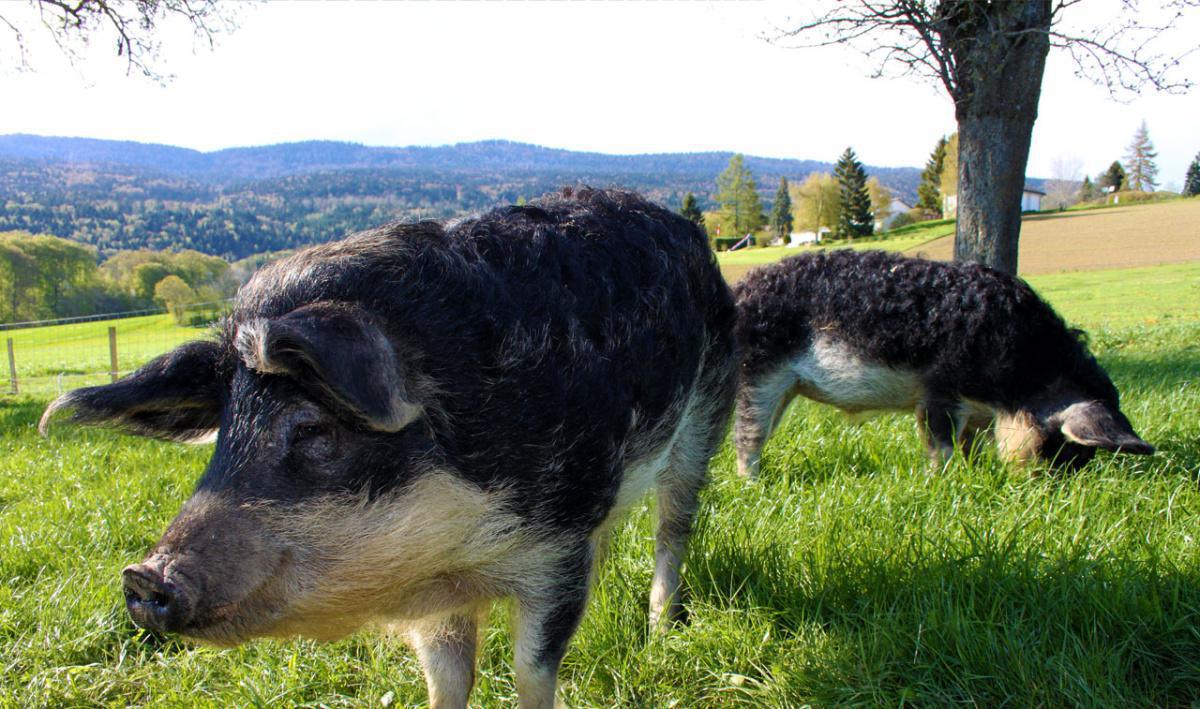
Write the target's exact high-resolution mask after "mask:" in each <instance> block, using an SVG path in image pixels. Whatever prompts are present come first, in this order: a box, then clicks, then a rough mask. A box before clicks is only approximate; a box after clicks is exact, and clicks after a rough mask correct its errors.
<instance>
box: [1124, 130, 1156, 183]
mask: <svg viewBox="0 0 1200 709" xmlns="http://www.w3.org/2000/svg"><path fill="white" fill-rule="evenodd" d="M1156 157H1158V153H1157V152H1155V151H1154V143H1151V142H1150V131H1149V130H1147V128H1146V122H1145V121H1142V125H1140V126H1138V129H1137V130H1136V131H1134V134H1133V141H1132V142H1131V143H1130V144H1129V152H1128V153H1126V155H1125V165H1126V174H1127V175H1128V177H1129V188H1130V189H1133V190H1138V191H1140V192H1153V191H1154V188H1155V187H1157V186H1158V180H1156V179H1155V178H1156V177H1158V166H1157V165H1155V164H1154V158H1156Z"/></svg>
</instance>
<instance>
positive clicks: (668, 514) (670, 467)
mask: <svg viewBox="0 0 1200 709" xmlns="http://www.w3.org/2000/svg"><path fill="white" fill-rule="evenodd" d="M724 384H730V385H731V384H732V382H720V383H718V384H717V385H715V386H714V387H712V388H713V389H720V388H721V387H722V386H723V385H724ZM725 392H726V394H725V395H715V396H713V397H712V398H711V399H710V400H708V401H707V402H705V405H701V406H689V407H688V410H687V411H685V412H684V416H683V419H682V423H681V424H680V430H679V434H678V437H677V438H676V441H675V445H674V446H673V447H672V449H671V457H670V460H669V461H668V463H667V467H666V469H664V470H663V471H662V472H661V473H660V474H659V476H658V481H657V483H658V533H657V535H656V537H655V541H654V582H653V583H652V585H651V586H650V629H651V630H652V631H653V630H661V629H664V628H666V627H667V625H668V624H669V623H670V622H671V621H680V620H683V619H684V608H683V600H682V598H681V597H680V580H679V571H680V567H681V566H682V565H683V559H684V554H685V553H686V551H687V543H688V538H689V537H690V536H691V534H692V524H693V522H694V521H695V518H696V509H697V508H698V507H699V497H700V489H701V488H703V487H704V484H705V483H706V482H707V481H708V461H709V460H711V459H712V457H713V455H714V454H715V453H716V452H717V448H719V447H720V445H721V441H722V440H723V439H724V437H725V430H726V426H727V424H728V421H729V413H728V406H727V405H723V403H722V402H727V401H728V392H729V389H728V388H726V389H725Z"/></svg>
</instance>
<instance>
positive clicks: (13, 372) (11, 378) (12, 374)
mask: <svg viewBox="0 0 1200 709" xmlns="http://www.w3.org/2000/svg"><path fill="white" fill-rule="evenodd" d="M8 388H9V389H10V390H11V392H12V393H13V394H16V393H18V391H17V358H16V356H14V355H13V338H11V337H10V338H8Z"/></svg>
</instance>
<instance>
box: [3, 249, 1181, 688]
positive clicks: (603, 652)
mask: <svg viewBox="0 0 1200 709" xmlns="http://www.w3.org/2000/svg"><path fill="white" fill-rule="evenodd" d="M758 251H765V250H757V251H754V252H749V253H750V254H756V253H758ZM1032 282H1033V284H1034V286H1035V287H1036V288H1037V289H1038V290H1039V291H1040V292H1041V293H1042V294H1043V295H1044V296H1046V297H1047V298H1048V299H1049V300H1050V301H1051V302H1052V303H1053V304H1054V305H1055V306H1056V307H1057V308H1058V309H1059V310H1060V311H1061V312H1062V313H1063V314H1064V315H1065V316H1066V318H1067V319H1068V320H1069V321H1071V322H1072V323H1074V324H1078V325H1082V326H1084V327H1086V328H1087V329H1088V330H1089V331H1090V333H1091V342H1092V347H1093V350H1094V351H1096V352H1097V354H1098V355H1099V357H1100V360H1101V362H1102V364H1103V365H1104V366H1105V367H1106V368H1107V369H1108V371H1109V372H1110V374H1111V375H1112V376H1113V379H1114V380H1115V381H1116V383H1117V385H1118V387H1119V388H1120V389H1121V391H1122V406H1123V408H1124V410H1125V412H1126V413H1127V414H1128V415H1129V417H1130V418H1131V420H1132V421H1133V422H1134V424H1135V426H1136V427H1137V428H1138V430H1139V432H1140V433H1141V434H1142V435H1143V436H1144V437H1145V438H1146V439H1147V440H1148V441H1150V442H1152V443H1154V444H1155V445H1156V446H1158V449H1159V451H1158V453H1157V454H1156V455H1155V456H1153V457H1150V458H1133V457H1120V456H1113V455H1109V454H1101V455H1099V456H1098V457H1097V460H1096V461H1094V462H1093V463H1092V464H1090V465H1089V466H1088V467H1087V468H1085V469H1084V470H1083V471H1082V472H1080V473H1079V474H1076V475H1068V476H1055V475H1050V474H1045V471H1043V470H1040V469H1021V468H1014V467H1007V466H1005V465H1003V464H1002V463H1000V462H999V461H997V460H996V459H995V457H994V456H993V455H992V454H991V453H990V451H988V450H982V451H979V453H978V455H976V456H975V457H974V458H973V459H972V460H971V461H969V462H965V461H961V460H959V461H955V462H953V463H952V464H951V465H950V466H949V467H948V468H947V469H946V470H944V471H942V472H940V473H938V474H930V473H929V472H927V470H926V468H925V459H924V457H923V453H922V448H921V445H920V443H919V441H918V437H917V435H916V432H915V430H914V426H913V420H912V417H911V416H901V415H887V416H881V417H877V418H873V419H868V420H866V421H865V422H862V423H857V424H854V423H851V422H849V421H848V420H846V419H845V418H844V417H842V416H840V415H838V414H836V413H835V412H833V411H831V410H830V409H829V408H827V407H822V406H819V405H815V404H811V403H807V402H801V403H798V404H797V405H795V406H794V407H793V408H792V409H791V411H790V412H789V413H788V415H787V417H786V418H785V420H784V423H783V425H782V428H781V430H780V432H779V433H778V434H777V435H776V437H775V438H773V439H772V440H771V442H770V443H769V444H768V446H767V449H766V451H765V455H764V462H763V471H762V476H761V480H760V481H758V482H756V483H747V482H745V481H743V480H741V479H738V478H737V476H736V474H735V473H734V462H733V456H732V452H731V451H730V450H729V448H728V447H726V448H725V449H723V450H722V451H721V453H720V454H719V455H718V457H717V458H716V459H715V461H714V464H713V471H712V473H713V483H712V485H710V487H709V488H708V490H707V491H706V493H705V498H704V512H703V516H702V520H701V522H700V525H699V529H698V531H697V534H696V536H695V538H694V541H693V545H692V548H691V552H690V556H689V558H688V561H687V568H686V570H685V573H684V579H685V583H686V585H687V588H688V601H687V606H688V609H689V614H690V618H689V622H688V623H687V624H686V625H682V626H680V627H677V628H674V629H673V630H671V631H670V632H669V633H668V634H666V635H665V636H663V637H648V636H647V633H646V631H645V626H646V622H647V614H646V599H647V595H648V591H649V585H650V577H651V574H652V572H653V568H652V546H653V535H652V526H651V520H652V514H651V513H652V509H651V507H652V504H650V503H649V501H648V502H647V504H646V505H644V506H643V507H642V508H641V509H639V510H636V511H635V513H634V514H633V515H632V517H631V518H630V519H629V520H628V522H627V523H626V524H624V525H623V526H621V527H620V528H619V529H618V530H617V533H616V535H615V539H614V542H613V544H612V547H611V550H610V554H609V557H608V559H607V561H606V562H605V563H604V565H603V566H602V567H601V569H600V571H599V574H598V579H597V583H596V585H595V593H594V595H593V597H592V600H591V604H590V608H589V611H588V613H587V616H586V618H585V620H584V622H583V626H582V628H581V630H580V632H579V633H578V635H577V636H576V638H575V641H574V642H573V644H572V647H571V650H570V652H569V653H568V656H567V659H566V663H565V665H564V668H563V671H562V674H561V678H562V697H563V699H564V700H565V701H566V702H567V703H568V704H569V705H570V706H580V707H592V706H605V707H607V706H613V707H616V706H620V707H625V706H648V707H649V706H655V707H657V706H677V707H693V706H726V705H751V706H778V707H786V706H801V705H806V704H810V705H818V706H829V705H843V704H858V705H864V704H866V705H892V706H896V705H905V704H914V705H945V704H973V705H981V706H1003V705H1007V706H1067V705H1074V706H1078V705H1087V706H1187V705H1189V704H1190V705H1193V706H1194V705H1196V703H1197V702H1200V544H1198V543H1197V537H1198V536H1200V486H1198V484H1200V417H1198V416H1197V412H1200V385H1198V382H1200V264H1198V263H1193V264H1180V265H1174V266H1161V267H1155V268H1138V269H1120V270H1111V271H1096V272H1085V273H1065V274H1051V275H1044V276H1037V277H1035V278H1033V279H1032ZM125 324H127V325H128V326H129V327H130V329H131V331H132V329H133V328H134V327H143V328H144V330H145V332H146V333H147V338H148V339H152V338H158V337H162V338H164V339H163V340H162V342H163V343H166V342H167V341H168V340H170V341H171V342H174V341H181V340H183V339H187V338H190V337H193V336H196V335H197V334H202V332H203V331H198V330H194V329H190V328H175V326H173V325H171V324H170V322H169V321H166V322H165V323H164V321H162V320H161V319H160V320H154V319H147V320H146V321H145V322H144V323H135V322H133V321H121V323H118V326H119V327H124V326H125ZM70 327H71V328H75V327H79V326H70ZM20 332H21V331H18V333H17V334H20ZM24 332H25V333H26V334H25V336H26V337H27V338H29V339H28V340H26V348H27V350H36V348H37V347H38V346H39V345H38V343H39V342H41V343H42V344H41V345H40V347H41V350H40V351H41V352H42V353H43V354H42V355H41V357H42V359H43V360H45V361H46V362H48V363H49V364H47V365H46V366H47V369H45V371H52V370H53V369H54V368H55V367H62V366H67V365H68V364H70V363H71V362H72V361H75V360H70V359H69V358H67V354H66V353H65V352H59V350H61V349H62V348H61V347H59V346H55V345H54V344H53V342H54V341H55V339H54V336H53V335H54V333H50V334H48V333H38V332H36V331H24ZM68 332H76V334H78V336H79V339H80V341H83V340H84V339H92V340H94V339H96V335H94V334H88V333H87V331H86V330H85V329H82V328H81V329H80V330H78V331H75V330H68ZM99 332H100V333H101V335H100V336H99V340H98V342H93V343H92V344H99V345H100V346H101V355H100V357H101V362H102V363H103V366H105V367H106V366H107V339H106V338H107V335H106V334H104V333H106V328H105V327H101V328H100V329H99ZM151 333H157V334H151ZM172 338H177V339H175V340H172ZM132 349H133V348H132V346H131V347H130V350H132ZM21 351H26V350H21V349H19V350H18V352H21ZM130 356H131V357H132V356H133V354H132V352H131V355H130ZM56 358H62V359H56ZM80 361H82V360H80ZM45 402H46V398H45V397H44V396H36V397H27V396H22V397H15V398H13V397H9V398H7V399H0V451H3V455H0V706H3V707H9V706H12V707H25V706H54V707H57V706H97V705H100V706H129V705H137V706H151V705H152V706H193V705H200V706H214V707H215V706H230V705H236V706H266V705H283V706H292V705H306V706H383V705H385V704H391V705H393V706H409V705H420V704H422V703H424V701H425V689H424V683H423V681H422V679H421V676H420V672H419V669H418V667H417V664H416V661H415V659H414V658H413V656H412V654H411V653H409V652H408V651H407V650H406V649H405V647H404V646H403V645H402V644H401V643H399V642H397V641H394V640H391V639H388V638H386V637H384V636H382V635H381V634H379V633H377V632H372V631H365V632H362V633H360V634H358V635H355V636H353V637H352V638H351V639H348V640H346V641H342V642H338V643H334V644H329V645H317V644H313V643H310V642H307V641H289V642H283V641H261V642H256V643H253V644H250V645H248V646H244V647H242V648H238V649H234V650H217V649H211V648H205V647H199V646H195V645H191V644H189V643H185V642H181V641H179V640H176V639H162V638H157V637H154V636H151V635H149V634H146V633H145V632H143V631H140V630H138V629H136V628H135V627H134V626H133V625H132V624H131V623H130V621H129V620H128V618H127V616H126V615H125V612H124V607H123V599H122V594H121V590H120V580H119V574H120V570H121V568H122V567H124V566H125V565H126V564H128V563H130V562H132V561H136V560H139V559H140V558H141V556H142V554H143V553H144V551H145V550H146V549H147V548H148V547H150V546H151V545H152V544H153V543H154V542H155V541H156V539H157V538H158V536H159V534H160V533H161V532H162V530H163V529H164V527H165V525H166V524H167V523H168V522H169V520H170V519H171V517H172V516H173V515H174V513H175V512H176V511H177V510H178V508H179V505H180V503H181V502H182V501H183V500H184V499H185V498H186V497H187V495H188V493H189V491H190V489H191V486H192V484H193V481H194V480H195V478H196V477H197V476H198V475H199V473H200V472H201V470H202V469H203V467H204V464H205V461H206V459H207V457H208V455H209V454H210V452H211V446H191V447H189V446H182V445H174V444H167V443H159V442H153V441H146V440H140V439H132V438H125V437H121V436H117V435H115V434H112V433H108V432H104V431H98V430H90V429H74V428H70V427H65V426H63V427H59V428H56V429H55V430H54V431H53V433H52V435H51V437H50V438H48V439H41V438H39V437H38V436H37V435H36V431H35V427H36V422H37V419H38V417H39V415H40V413H41V410H42V408H43V406H44V405H45ZM506 618H507V616H506V613H505V610H504V609H503V608H500V607H498V608H497V609H496V611H495V613H494V614H493V622H492V624H491V626H490V628H489V629H488V632H487V636H486V641H485V644H484V649H483V652H482V656H481V662H480V667H479V673H478V682H477V685H476V689H475V693H474V694H473V695H472V705H477V706H497V705H512V704H514V703H515V689H514V677H513V670H512V656H511V648H512V646H511V643H510V641H509V639H508V636H507V632H506V625H507V623H506Z"/></svg>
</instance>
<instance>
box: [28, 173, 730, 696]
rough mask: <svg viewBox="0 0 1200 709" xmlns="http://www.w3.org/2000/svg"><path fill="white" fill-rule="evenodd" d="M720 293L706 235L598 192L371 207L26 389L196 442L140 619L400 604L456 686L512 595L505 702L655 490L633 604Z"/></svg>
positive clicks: (536, 670)
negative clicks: (158, 334)
mask: <svg viewBox="0 0 1200 709" xmlns="http://www.w3.org/2000/svg"><path fill="white" fill-rule="evenodd" d="M733 322H734V307H733V301H732V297H731V294H730V292H729V290H728V288H727V287H726V286H725V283H724V281H723V280H722V279H721V275H720V273H719V272H718V270H717V267H716V265H715V263H714V260H713V256H712V253H711V251H710V250H709V247H708V245H707V243H706V240H705V237H704V234H703V233H702V232H701V231H700V230H699V229H698V228H697V227H696V226H695V225H694V224H692V223H691V222H689V221H687V220H685V219H682V218H680V217H678V216H676V215H673V214H671V213H670V212H668V211H666V210H664V209H662V208H660V207H657V206H655V205H653V204H650V203H648V202H646V201H644V200H643V199H641V198H640V197H638V196H637V195H634V194H632V193H628V192H620V191H599V190H592V189H587V188H581V189H579V190H576V191H571V190H564V192H563V194H561V195H555V196H549V197H546V198H543V199H541V200H538V201H535V202H534V203H532V204H530V205H528V206H523V207H520V206H519V207H509V208H504V209H497V210H494V211H491V212H488V213H486V214H484V215H482V216H478V217H475V218H469V219H465V220H462V221H458V222H454V223H451V224H439V223H434V222H422V223H418V224H407V225H393V226H389V227H386V228H382V229H379V230H376V231H369V232H365V233H361V234H357V235H354V236H351V237H349V238H347V239H345V240H343V241H339V242H335V243H330V244H325V245H321V246H316V247H313V248H310V249H306V250H304V251H301V252H299V253H297V254H296V255H294V256H292V257H290V258H287V259H284V260H282V261H280V262H277V263H275V264H272V265H270V266H268V267H267V268H265V269H263V270H262V271H261V272H259V273H258V274H257V275H256V276H255V277H254V278H253V279H252V280H251V281H250V282H249V283H248V284H247V285H246V286H245V287H244V288H242V290H241V292H240V293H239V294H238V298H237V302H236V306H235V309H234V311H233V313H232V315H231V316H230V317H229V318H228V319H227V322H225V324H224V327H223V328H222V329H221V331H220V334H219V337H217V338H216V339H215V340H214V341H202V342H195V343H191V344H187V345H184V346H182V347H179V348H178V349H176V350H174V351H173V352H170V353H168V354H166V355H163V356H162V357H159V358H158V359H156V360H154V361H152V362H150V363H149V364H147V365H146V366H144V367H142V368H141V369H139V370H138V371H136V372H134V373H133V374H131V375H130V376H129V377H127V378H125V379H123V380H121V381H119V382H116V383H114V384H111V385H108V386H102V387H94V388H87V389H79V390H76V391H73V392H70V393H68V394H66V395H65V396H63V397H61V398H60V399H58V400H57V401H55V402H54V403H53V404H51V406H50V408H49V409H48V410H47V411H46V414H45V416H44V417H43V426H45V425H46V423H48V422H49V421H50V419H51V417H52V416H54V414H55V413H56V412H68V411H69V412H71V415H72V418H73V420H74V421H76V422H79V423H85V424H97V425H109V426H114V427H117V428H119V429H123V430H125V431H128V432H130V433H134V434H140V435H146V436H154V437H157V438H165V439H171V440H178V441H200V440H211V439H212V437H213V436H214V435H215V440H216V449H215V451H214V453H213V457H212V460H211V461H210V463H209V464H208V467H207V469H206V470H205V472H204V474H203V476H202V477H201V479H200V481H199V484H198V485H197V487H196V490H195V492H194V494H193V495H192V497H191V498H190V499H189V500H188V501H187V502H186V503H185V504H184V506H183V509H182V510H181V511H180V513H179V515H178V517H176V518H175V520H174V521H173V522H172V523H171V525H170V526H169V527H168V529H167V530H166V532H165V533H164V535H163V537H162V539H161V540H160V541H159V543H158V544H157V545H156V546H155V547H154V549H153V550H151V551H150V553H149V554H148V555H147V557H146V558H145V560H144V561H143V562H142V563H139V564H134V565H132V566H130V567H128V568H127V569H125V571H124V586H125V595H126V603H127V606H128V609H129V613H130V614H131V616H132V617H133V619H134V620H135V621H136V622H137V623H138V624H140V625H143V626H145V627H147V628H151V629H154V630H158V631H166V632H178V633H182V634H184V635H185V636H189V637H192V638H197V639H200V640H205V641H209V642H213V643H217V644H233V643H239V642H242V641H245V640H247V639H250V638H253V637H255V636H265V635H270V636H285V635H293V634H302V635H307V636H312V637H317V638H326V639H329V638H336V637H339V636H343V635H345V634H347V633H349V632H352V631H353V630H355V629H356V628H358V627H360V626H362V625H364V624H367V623H372V622H384V623H395V622H397V621H399V622H400V623H403V624H407V626H408V628H409V637H410V638H411V640H412V643H413V645H414V647H415V649H416V651H417V653H418V655H419V657H420V660H421V663H422V666H423V667H424V670H425V675H426V679H427V683H428V687H429V692H430V698H431V702H432V704H433V705H435V706H439V707H441V706H463V705H465V704H466V702H467V698H468V695H469V693H470V690H471V686H472V684H473V680H474V668H475V655H476V638H477V634H478V623H479V620H480V618H481V616H482V614H483V613H484V612H485V610H486V608H487V607H488V606H489V604H490V603H491V602H492V601H493V600H495V599H500V598H505V597H510V598H515V602H516V608H517V619H518V620H517V626H516V634H517V637H516V643H515V645H516V663H515V666H516V672H517V688H518V693H519V697H520V702H521V704H522V705H523V706H546V707H548V706H551V705H553V703H554V694H555V687H556V682H557V673H558V667H559V664H560V662H561V660H562V657H563V654H564V652H565V651H566V647H567V643H568V641H569V639H570V637H571V635H572V634H573V633H574V631H575V628H576V626H577V624H578V622H579V619H580V616H581V615H582V613H583V611H584V607H585V605H586V601H587V595H588V587H589V579H590V576H591V574H592V566H593V560H594V556H595V550H596V547H597V544H599V543H600V542H601V538H602V536H603V533H604V531H605V530H606V529H607V528H608V527H609V526H610V525H611V522H612V521H613V519H614V518H615V516H616V515H617V514H618V513H619V512H620V511H621V509H622V508H624V507H627V506H628V505H629V504H630V503H632V502H634V501H636V500H637V499H638V498H640V497H641V496H642V495H643V493H645V492H646V491H647V490H648V489H649V488H650V487H652V486H655V485H657V489H658V493H657V494H658V511H659V522H658V537H657V543H656V549H655V575H654V581H653V587H652V590H651V600H650V616H651V622H652V623H655V624H657V623H659V622H660V621H662V620H664V619H667V618H670V617H673V616H675V615H677V614H678V613H679V611H680V607H679V603H680V601H679V593H678V590H679V585H680V580H679V567H680V564H681V562H682V558H683V554H684V548H685V545H686V542H687V538H688V536H689V534H690V531H691V527H692V521H693V515H694V513H695V510H696V505H697V493H698V491H699V490H700V488H701V486H702V485H703V483H704V481H705V479H706V474H707V466H708V461H709V458H710V457H711V455H712V454H713V452H714V451H715V450H716V448H717V446H718V445H719V442H720V440H721V438H722V436H723V434H724V432H725V427H726V422H727V419H728V416H729V412H730V411H731V409H732V405H733V394H734V388H735V383H736V371H737V368H736V354H735V348H734V341H733Z"/></svg>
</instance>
